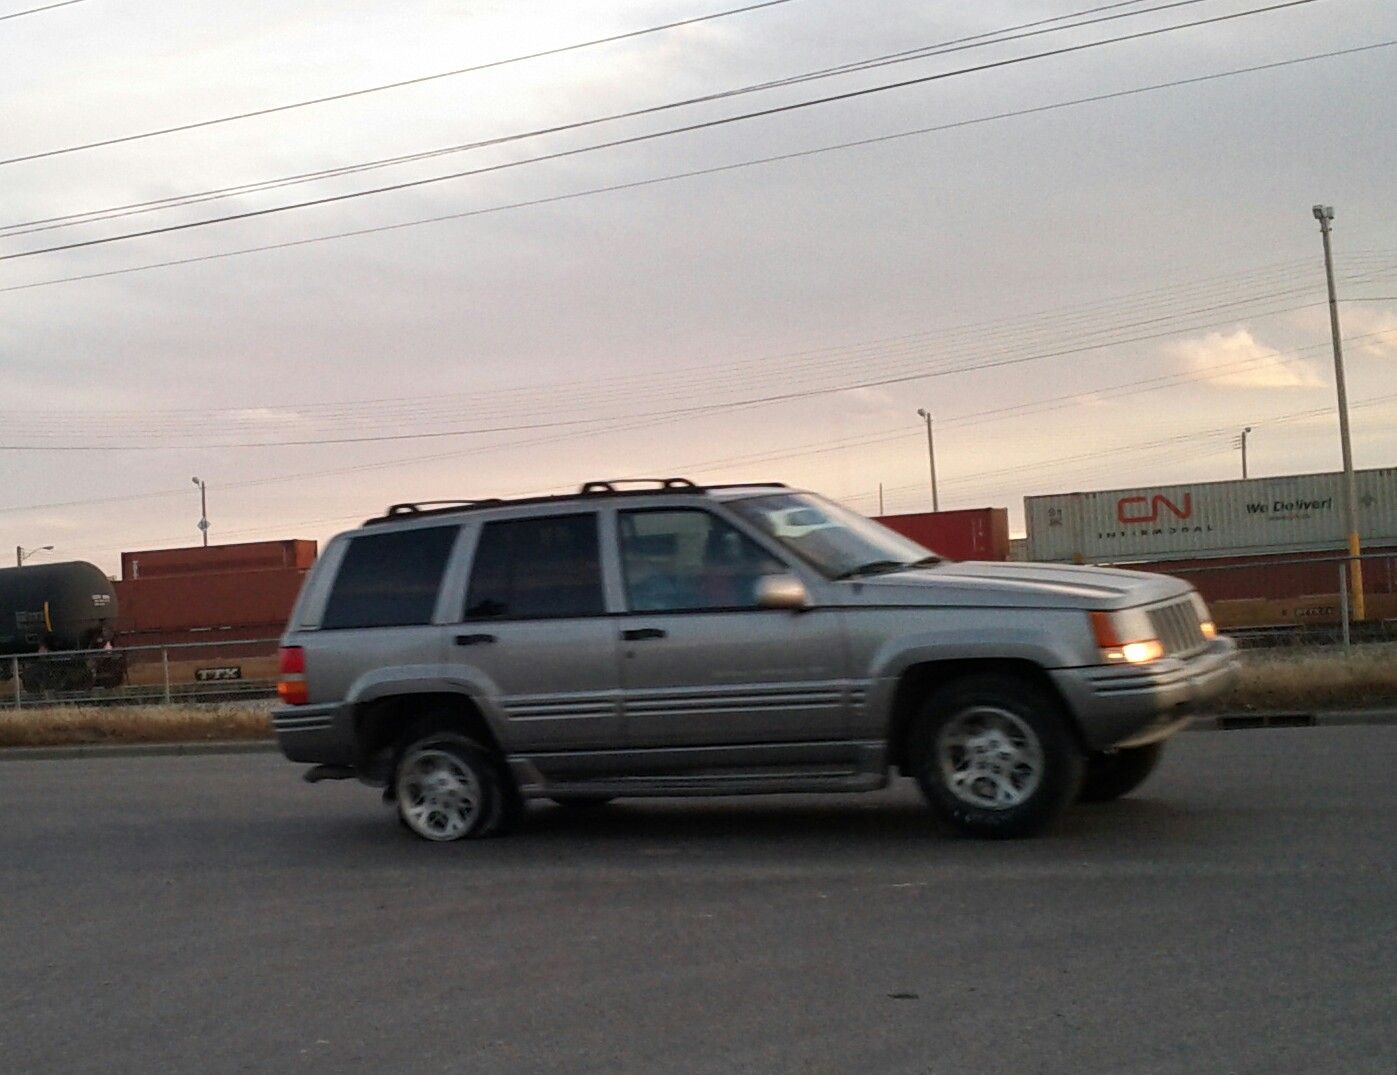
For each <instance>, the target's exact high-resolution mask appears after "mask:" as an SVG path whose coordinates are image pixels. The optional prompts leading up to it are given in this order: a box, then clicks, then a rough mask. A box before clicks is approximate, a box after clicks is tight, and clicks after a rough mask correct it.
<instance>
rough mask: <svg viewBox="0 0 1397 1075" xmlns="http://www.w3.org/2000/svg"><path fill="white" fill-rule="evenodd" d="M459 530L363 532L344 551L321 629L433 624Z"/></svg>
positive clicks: (438, 528)
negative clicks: (433, 612)
mask: <svg viewBox="0 0 1397 1075" xmlns="http://www.w3.org/2000/svg"><path fill="white" fill-rule="evenodd" d="M458 529H459V528H458V527H455V526H434V527H428V528H425V529H418V530H399V531H395V532H391V533H383V534H362V535H359V536H357V537H355V538H354V539H353V540H352V541H351V542H350V543H349V548H348V549H347V550H345V554H344V559H343V560H342V561H341V562H340V569H339V573H338V574H337V575H336V576H335V583H334V587H333V588H332V589H331V590H330V597H329V600H328V601H327V602H326V604H325V612H324V615H323V616H321V619H320V629H321V630H336V629H344V628H350V627H406V626H409V625H413V624H425V623H430V622H431V619H432V610H433V609H434V608H435V607H436V603H437V591H438V590H439V589H440V588H441V580H442V576H443V574H444V573H445V570H446V560H447V557H448V556H450V555H451V546H452V544H453V543H454V542H455V540H456V534H457V532H458Z"/></svg>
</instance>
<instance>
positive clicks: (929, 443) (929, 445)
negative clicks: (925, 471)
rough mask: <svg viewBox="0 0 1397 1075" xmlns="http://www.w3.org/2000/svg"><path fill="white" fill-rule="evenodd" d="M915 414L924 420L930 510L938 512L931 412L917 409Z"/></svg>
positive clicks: (938, 503) (934, 445) (934, 443)
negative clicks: (929, 483)
mask: <svg viewBox="0 0 1397 1075" xmlns="http://www.w3.org/2000/svg"><path fill="white" fill-rule="evenodd" d="M917 413H918V414H920V415H921V416H922V417H923V418H925V419H926V457H927V462H928V463H929V464H930V466H931V510H932V511H940V510H941V502H940V501H939V500H938V499H937V497H936V442H935V441H934V440H932V437H931V412H930V411H927V410H923V409H922V408H921V407H918V408H917Z"/></svg>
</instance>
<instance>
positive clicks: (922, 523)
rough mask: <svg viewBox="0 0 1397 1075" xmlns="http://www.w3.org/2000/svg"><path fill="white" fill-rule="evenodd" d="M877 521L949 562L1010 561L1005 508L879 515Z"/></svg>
mask: <svg viewBox="0 0 1397 1075" xmlns="http://www.w3.org/2000/svg"><path fill="white" fill-rule="evenodd" d="M877 521H878V522H880V523H882V524H883V525H884V526H886V527H887V528H888V529H889V530H896V531H897V532H898V533H899V534H901V535H902V536H903V537H909V538H911V539H912V540H913V541H915V542H917V543H918V544H919V545H924V546H926V547H927V548H928V549H931V550H932V551H933V552H937V553H940V554H941V555H942V556H946V557H949V558H950V559H952V560H1007V559H1009V511H1008V509H1007V508H972V509H970V510H967V511H927V512H922V513H920V514H916V515H881V516H878V517H877Z"/></svg>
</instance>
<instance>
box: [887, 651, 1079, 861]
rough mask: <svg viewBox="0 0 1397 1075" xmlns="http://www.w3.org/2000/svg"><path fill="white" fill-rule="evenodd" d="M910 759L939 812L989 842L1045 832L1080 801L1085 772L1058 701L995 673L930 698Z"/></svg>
mask: <svg viewBox="0 0 1397 1075" xmlns="http://www.w3.org/2000/svg"><path fill="white" fill-rule="evenodd" d="M911 757H912V766H913V775H914V776H915V777H916V779H917V783H918V784H919V785H920V786H921V789H922V794H923V795H924V796H925V797H926V800H927V802H928V803H929V804H930V805H931V807H932V809H934V810H935V811H936V812H937V813H938V814H940V815H941V816H942V817H944V818H945V819H946V820H947V821H949V822H951V824H953V825H954V826H956V827H957V828H958V829H960V830H961V831H962V832H964V833H967V834H969V835H971V836H979V837H985V838H989V839H1014V838H1017V837H1022V836H1032V835H1034V834H1036V833H1039V832H1042V831H1043V830H1044V829H1045V828H1047V827H1048V826H1050V825H1051V824H1052V823H1053V822H1054V821H1056V820H1057V819H1058V817H1059V816H1060V815H1061V814H1062V812H1063V810H1064V809H1066V807H1067V806H1068V805H1069V804H1070V803H1071V802H1072V801H1073V800H1074V799H1076V797H1077V793H1078V790H1079V789H1080V787H1081V783H1082V774H1083V770H1084V767H1085V759H1084V758H1083V755H1082V751H1081V750H1080V749H1079V748H1078V746H1077V743H1076V741H1075V739H1074V738H1073V736H1072V733H1071V730H1070V729H1069V727H1068V724H1067V717H1066V715H1065V714H1064V713H1063V710H1062V707H1061V705H1060V704H1059V703H1058V702H1057V700H1056V699H1055V698H1054V697H1052V695H1051V694H1049V693H1048V691H1046V690H1045V689H1043V688H1042V687H1039V686H1038V685H1037V684H1034V683H1031V682H1029V681H1027V680H1024V679H1018V678H1015V677H1012V676H1000V675H992V674H985V675H974V676H967V677H965V678H963V679H957V680H953V681H951V682H950V683H947V684H946V685H944V686H943V687H941V688H939V689H938V690H936V691H935V692H933V693H932V694H931V696H930V697H929V698H928V699H927V701H926V704H925V705H924V706H923V709H922V713H921V717H920V721H919V723H918V725H917V728H916V734H915V737H914V740H913V743H912V752H911Z"/></svg>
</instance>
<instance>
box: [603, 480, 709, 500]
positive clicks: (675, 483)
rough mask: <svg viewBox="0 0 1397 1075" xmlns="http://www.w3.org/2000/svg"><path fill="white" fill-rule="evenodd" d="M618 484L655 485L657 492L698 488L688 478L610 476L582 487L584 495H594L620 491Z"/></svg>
mask: <svg viewBox="0 0 1397 1075" xmlns="http://www.w3.org/2000/svg"><path fill="white" fill-rule="evenodd" d="M618 485H654V486H656V489H655V491H656V492H665V491H667V490H670V489H697V488H698V486H697V485H695V484H694V483H693V482H691V481H690V480H689V479H688V478H609V479H607V480H605V481H594V482H586V483H584V484H583V486H582V489H581V495H582V496H592V495H593V494H596V493H618V492H621V490H620V489H618V488H616V487H617V486H618Z"/></svg>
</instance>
